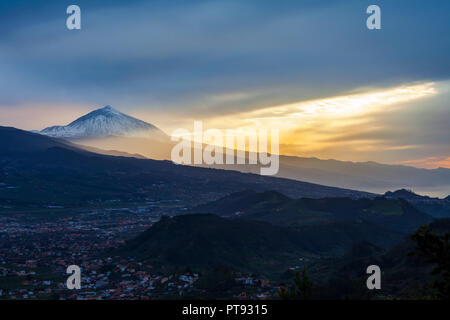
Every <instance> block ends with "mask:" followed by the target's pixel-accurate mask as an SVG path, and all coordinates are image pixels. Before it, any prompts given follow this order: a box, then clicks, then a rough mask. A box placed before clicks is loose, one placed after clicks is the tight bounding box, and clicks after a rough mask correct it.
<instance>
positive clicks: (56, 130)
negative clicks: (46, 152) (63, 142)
mask: <svg viewBox="0 0 450 320" xmlns="http://www.w3.org/2000/svg"><path fill="white" fill-rule="evenodd" d="M40 133H41V134H44V135H48V136H52V137H57V138H66V139H83V138H98V137H106V136H126V137H145V138H161V137H164V136H165V134H164V133H163V132H162V131H161V130H160V129H158V128H157V127H155V126H154V125H152V124H150V123H147V122H144V121H142V120H139V119H136V118H134V117H131V116H129V115H126V114H124V113H122V112H120V111H118V110H116V109H114V108H112V107H111V106H105V107H103V108H100V109H97V110H94V111H92V112H90V113H88V114H86V115H84V116H82V117H80V118H78V119H76V120H75V121H73V122H71V123H70V124H68V125H66V126H53V127H48V128H45V129H44V130H42V131H40Z"/></svg>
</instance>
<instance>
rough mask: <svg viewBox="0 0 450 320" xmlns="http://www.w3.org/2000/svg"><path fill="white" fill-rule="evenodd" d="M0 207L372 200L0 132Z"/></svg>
mask: <svg viewBox="0 0 450 320" xmlns="http://www.w3.org/2000/svg"><path fill="white" fill-rule="evenodd" d="M0 149H1V154H0V169H1V170H0V182H1V183H3V184H6V185H8V186H12V187H14V189H8V188H0V204H1V203H8V206H11V205H13V206H14V205H15V204H17V203H19V204H21V205H25V204H26V205H36V206H40V205H43V204H48V203H51V204H57V205H63V206H79V205H85V204H86V203H87V201H91V202H92V201H94V202H95V201H104V200H108V199H119V200H121V201H123V202H136V201H145V199H149V198H150V199H155V198H157V199H160V198H163V199H181V200H186V201H188V202H189V203H192V204H194V203H196V204H198V203H201V202H205V201H209V200H212V199H217V198H218V197H220V196H223V195H225V194H227V193H231V192H235V191H241V190H248V189H251V190H257V191H264V190H267V189H269V187H270V189H274V190H277V191H279V192H283V193H286V194H288V195H290V196H295V197H302V196H307V197H323V196H337V197H338V196H350V197H362V196H371V194H367V193H364V192H358V191H352V190H345V189H339V188H332V187H326V186H320V185H314V184H310V183H304V182H299V181H293V180H287V179H280V178H273V177H263V176H259V175H253V174H242V173H239V172H233V171H225V170H217V169H206V168H196V167H189V166H180V165H175V164H173V163H172V162H169V161H156V160H148V159H136V158H127V157H114V156H106V155H99V154H95V153H91V152H88V151H85V150H80V149H78V148H76V146H75V145H72V144H70V143H68V142H66V141H64V140H58V139H54V138H50V137H46V136H42V135H39V134H34V133H30V132H26V131H22V130H18V129H14V128H5V127H0Z"/></svg>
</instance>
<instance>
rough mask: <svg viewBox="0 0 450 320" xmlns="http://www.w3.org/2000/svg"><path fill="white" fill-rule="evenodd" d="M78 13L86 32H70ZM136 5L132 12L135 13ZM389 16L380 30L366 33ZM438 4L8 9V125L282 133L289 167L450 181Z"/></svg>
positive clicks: (52, 0)
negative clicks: (116, 122)
mask: <svg viewBox="0 0 450 320" xmlns="http://www.w3.org/2000/svg"><path fill="white" fill-rule="evenodd" d="M70 4H77V5H79V6H80V7H81V13H82V29H81V30H73V31H69V30H67V29H66V24H65V20H66V17H67V14H66V12H65V11H66V8H67V6H68V5H70ZM125 4H126V5H125ZM371 4H378V5H379V6H380V7H381V14H382V29H381V30H368V29H367V28H366V18H367V16H368V15H367V14H366V13H365V11H366V8H367V7H368V6H369V5H371ZM449 10H450V2H449V1H448V0H443V1H440V0H436V1H432V2H430V1H414V0H410V1H406V0H396V1H392V0H391V1H376V0H373V1H365V0H355V1H352V0H347V1H327V0H325V1H313V0H311V1H302V0H296V1H273V0H267V1H264V0H259V1H256V0H247V1H244V0H241V1H237V0H220V1H219V0H217V1H214V0H209V1H206V0H205V1H199V0H189V1H162V0H161V1H135V0H133V1H126V2H124V1H99V0H89V1H87V0H84V1H61V0H58V1H57V0H48V1H22V0H17V1H2V0H0V125H8V126H14V127H18V128H22V129H27V130H31V129H42V128H44V127H46V126H50V125H63V124H67V123H69V122H71V121H72V120H74V119H75V118H76V117H79V116H81V115H83V114H85V113H87V112H89V111H91V110H93V109H95V108H98V107H101V106H104V105H111V106H113V107H114V108H116V109H118V110H120V111H122V112H125V113H128V114H130V115H133V116H136V117H138V118H140V119H142V120H145V121H148V122H150V123H152V124H154V125H156V126H158V127H160V128H161V129H163V130H164V131H166V132H167V133H168V134H170V133H171V132H172V130H174V129H177V128H180V127H181V128H186V129H188V130H192V126H193V121H194V120H203V121H204V123H205V125H206V127H207V128H219V129H225V128H260V127H266V128H278V129H279V130H280V144H281V145H280V150H281V153H283V154H288V155H298V156H308V157H310V156H315V157H319V158H324V159H328V158H334V159H338V160H351V161H378V162H383V163H403V164H408V165H413V166H418V167H425V168H436V167H439V166H441V167H449V168H450V144H449V141H450V130H449V123H450V103H449V101H450V59H449V52H450V19H449V18H448V12H449Z"/></svg>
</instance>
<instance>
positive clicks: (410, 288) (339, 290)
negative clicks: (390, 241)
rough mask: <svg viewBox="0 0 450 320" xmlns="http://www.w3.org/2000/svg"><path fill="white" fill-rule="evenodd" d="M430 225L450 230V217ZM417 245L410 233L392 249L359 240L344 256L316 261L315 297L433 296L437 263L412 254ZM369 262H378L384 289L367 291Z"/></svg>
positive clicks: (311, 268) (441, 230)
mask: <svg viewBox="0 0 450 320" xmlns="http://www.w3.org/2000/svg"><path fill="white" fill-rule="evenodd" d="M430 227H431V229H432V230H433V232H437V233H445V232H450V219H440V220H436V221H434V222H433V223H431V224H430ZM415 246H416V244H415V243H414V241H412V240H411V238H410V237H409V236H408V237H407V238H406V239H405V240H404V241H403V242H401V243H399V244H398V245H396V246H395V247H393V248H391V249H389V250H381V249H379V248H376V247H373V245H371V244H367V243H364V244H363V243H359V244H357V245H355V247H354V248H352V250H351V251H350V252H349V253H348V254H346V255H344V256H343V257H340V258H336V259H330V260H322V261H317V262H314V263H313V264H311V265H309V266H308V270H309V273H310V275H311V276H312V277H313V278H314V280H315V281H316V284H317V288H316V291H315V292H316V296H315V298H318V299H324V298H328V299H343V298H346V297H347V298H348V297H350V298H355V299H370V298H374V297H396V298H403V299H417V298H420V297H424V296H427V295H430V294H431V293H432V291H431V289H430V286H429V284H430V282H431V281H432V280H433V278H432V276H431V274H430V273H431V270H432V269H433V265H432V264H430V263H428V262H426V261H425V260H424V258H422V257H420V256H417V255H410V253H411V252H413V251H414V248H415ZM369 265H378V266H379V267H380V269H381V271H382V278H381V284H382V285H381V290H376V291H369V290H367V287H366V279H367V277H368V275H367V274H366V268H367V267H368V266H369Z"/></svg>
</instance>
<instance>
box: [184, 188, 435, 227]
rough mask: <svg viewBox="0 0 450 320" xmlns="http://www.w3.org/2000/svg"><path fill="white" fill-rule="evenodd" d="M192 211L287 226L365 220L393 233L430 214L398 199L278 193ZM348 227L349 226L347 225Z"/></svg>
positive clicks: (240, 196) (231, 198) (238, 197)
mask: <svg viewBox="0 0 450 320" xmlns="http://www.w3.org/2000/svg"><path fill="white" fill-rule="evenodd" d="M191 211H192V212H200V213H214V214H218V215H221V216H225V217H232V216H234V217H239V218H240V219H249V220H261V221H266V222H270V223H272V224H275V225H280V226H286V227H297V228H298V227H302V226H309V225H320V224H325V225H327V224H328V225H329V224H330V223H335V222H341V223H343V222H351V223H362V222H366V223H369V224H371V225H377V226H378V227H380V228H383V229H385V230H391V231H392V232H394V233H403V234H405V233H409V232H411V231H413V230H414V229H415V228H417V227H418V226H419V225H421V224H425V223H429V222H431V221H432V217H431V216H429V215H427V214H424V213H422V212H420V211H418V210H417V209H415V208H414V207H413V206H411V205H410V204H409V203H408V202H406V201H404V200H401V199H385V198H382V197H378V198H374V199H350V198H322V199H310V198H302V199H291V198H288V197H284V196H283V195H280V194H278V193H270V192H265V193H255V192H253V193H252V192H247V193H233V194H230V195H228V196H226V197H224V198H222V199H219V200H217V201H214V202H211V203H208V204H205V205H201V206H198V207H195V208H193V209H192V210H191ZM349 227H350V226H349Z"/></svg>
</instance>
